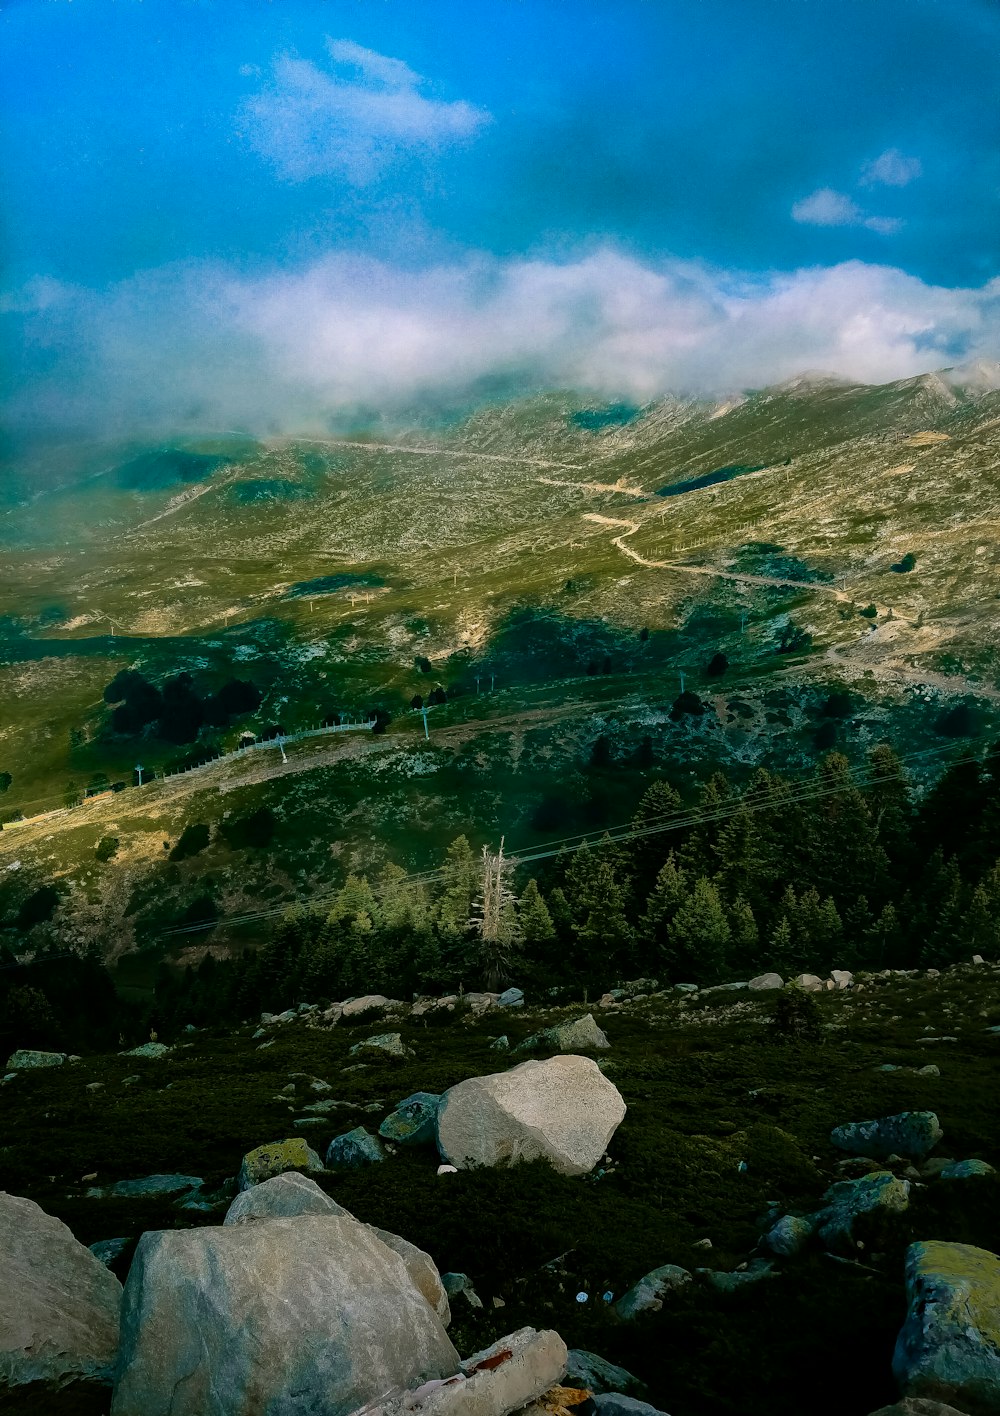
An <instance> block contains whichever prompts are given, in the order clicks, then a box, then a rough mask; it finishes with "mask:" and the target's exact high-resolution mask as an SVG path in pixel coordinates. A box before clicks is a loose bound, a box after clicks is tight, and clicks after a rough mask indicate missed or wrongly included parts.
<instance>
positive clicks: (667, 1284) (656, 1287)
mask: <svg viewBox="0 0 1000 1416" xmlns="http://www.w3.org/2000/svg"><path fill="white" fill-rule="evenodd" d="M690 1282H691V1274H690V1273H689V1272H688V1270H687V1269H686V1268H681V1267H680V1266H679V1265H678V1264H663V1265H662V1266H661V1267H660V1268H655V1269H653V1270H652V1272H650V1273H647V1274H646V1275H645V1276H644V1277H643V1278H640V1280H639V1282H638V1283H636V1284H633V1286H632V1287H631V1288H630V1289H629V1290H628V1292H627V1293H626V1294H625V1295H624V1296H623V1297H621V1298H619V1299H618V1302H617V1303H616V1304H615V1312H616V1313H617V1314H618V1316H619V1317H620V1318H623V1319H624V1320H625V1321H626V1322H627V1321H628V1320H629V1319H630V1318H634V1317H637V1316H638V1315H639V1313H648V1312H653V1313H657V1312H659V1310H660V1309H661V1308H662V1307H663V1300H664V1299H665V1298H668V1297H669V1296H670V1294H671V1293H674V1292H676V1290H677V1289H678V1288H682V1287H683V1286H684V1284H685V1283H690Z"/></svg>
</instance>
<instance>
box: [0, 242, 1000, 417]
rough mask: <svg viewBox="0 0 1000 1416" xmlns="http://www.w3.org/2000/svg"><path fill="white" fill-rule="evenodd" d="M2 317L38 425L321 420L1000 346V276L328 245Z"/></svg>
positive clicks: (994, 350)
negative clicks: (356, 253)
mask: <svg viewBox="0 0 1000 1416" xmlns="http://www.w3.org/2000/svg"><path fill="white" fill-rule="evenodd" d="M5 319H6V320H7V322H9V324H10V326H12V328H11V329H10V330H9V331H8V332H9V334H10V335H11V338H10V339H9V340H8V347H20V349H21V350H22V353H23V359H22V370H21V377H20V387H19V391H18V390H16V391H15V394H14V398H13V402H12V407H11V414H12V417H13V420H14V424H15V426H17V427H18V428H19V429H20V430H21V431H22V432H28V431H30V429H31V428H32V427H37V428H42V427H48V428H50V429H52V430H54V429H57V428H76V429H86V430H88V431H90V432H95V433H96V432H100V433H103V434H114V435H122V434H131V433H133V432H138V431H145V432H149V431H153V430H159V431H174V432H177V431H181V430H183V429H184V428H185V427H189V428H192V429H195V428H200V429H222V428H239V429H245V430H247V431H251V432H257V433H268V432H279V431H281V432H307V431H310V430H317V429H324V428H326V427H328V426H329V425H330V420H331V419H332V418H336V416H337V415H338V414H348V413H350V412H351V410H356V409H359V408H365V409H378V410H382V411H385V412H388V413H391V412H392V410H393V409H399V408H402V407H404V406H410V407H412V406H413V404H414V403H415V402H419V401H420V400H422V399H436V398H440V397H442V396H444V395H449V394H455V393H459V392H460V391H461V390H463V389H469V388H472V387H474V386H475V384H476V383H477V381H482V380H486V379H493V380H497V379H502V380H509V381H510V382H511V383H516V384H517V385H518V386H519V387H522V388H531V387H537V388H545V387H549V388H552V387H561V388H566V387H572V388H577V389H580V390H587V391H588V392H593V393H596V394H602V393H603V394H607V395H609V396H611V395H619V396H628V397H630V398H633V399H636V400H639V401H647V400H650V399H653V398H655V397H657V396H658V395H661V394H664V393H668V392H693V393H704V394H712V393H727V392H732V391H734V390H736V389H741V388H748V387H761V386H763V385H766V384H769V383H774V382H778V381H780V380H782V379H785V378H789V377H791V376H793V375H795V374H796V373H800V372H801V371H803V370H804V369H816V368H819V369H823V370H826V371H829V372H830V373H833V374H839V375H841V376H843V377H848V378H853V379H857V380H859V381H864V382H873V383H877V382H883V381H887V380H889V379H894V378H902V377H907V376H910V375H914V374H917V373H921V372H924V371H928V370H931V369H936V368H941V367H943V366H945V365H949V364H955V363H960V362H963V361H966V360H970V359H977V358H995V357H996V356H997V354H998V353H1000V280H993V281H991V282H989V283H988V284H987V285H985V286H982V287H980V288H976V289H971V288H957V289H949V288H945V287H941V286H933V285H929V284H926V283H924V282H923V281H921V280H919V279H917V278H916V277H914V276H911V275H908V274H906V273H905V272H903V271H901V270H898V269H895V268H893V267H891V266H885V265H869V264H864V263H861V262H857V261H852V262H847V263H844V264H840V265H835V266H831V267H826V268H818V269H802V270H795V271H790V272H783V273H775V274H772V275H770V276H768V277H766V278H760V277H748V276H744V275H741V274H739V273H734V272H725V271H719V270H714V269H711V268H709V267H707V266H705V265H702V264H697V263H692V262H681V261H669V262H663V263H659V264H656V265H654V264H650V263H643V262H641V261H639V260H637V259H635V258H634V257H632V256H629V255H627V254H623V253H622V252H621V251H619V250H616V249H611V248H604V249H598V250H595V251H592V252H589V253H587V254H584V255H581V256H579V257H578V258H576V259H572V260H565V261H561V262H557V261H553V260H542V259H537V260H512V261H507V262H503V261H498V260H496V259H493V258H489V257H486V256H479V257H474V258H468V259H465V260H463V261H460V262H457V263H453V264H439V265H435V266H431V267H427V268H424V269H419V270H402V269H399V268H396V267H393V266H389V265H386V264H384V263H379V262H377V261H374V260H371V259H368V258H360V257H349V256H345V255H331V256H329V257H328V258H326V259H323V260H319V261H317V262H316V263H314V264H312V265H310V266H308V267H305V268H303V269H301V270H298V271H296V272H289V271H280V272H274V273H270V274H262V275H259V276H257V277H254V278H250V277H247V276H244V275H239V274H236V273H234V272H233V271H231V270H228V269H224V268H220V267H215V266H204V265H189V266H175V267H167V268H164V269H161V270H158V271H152V272H148V273H146V274H143V275H141V276H137V277H135V278H133V279H131V280H128V281H125V282H122V283H121V284H119V285H117V286H115V287H113V288H111V289H107V290H101V291H95V290H87V289H81V288H77V287H70V286H66V285H59V284H58V283H56V282H54V281H51V280H40V281H37V282H33V283H32V284H31V285H30V286H28V287H27V288H26V289H24V290H21V291H20V292H18V294H17V295H16V296H14V297H12V298H11V299H9V300H8V301H7V303H6V312H5Z"/></svg>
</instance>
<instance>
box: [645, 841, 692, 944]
mask: <svg viewBox="0 0 1000 1416" xmlns="http://www.w3.org/2000/svg"><path fill="white" fill-rule="evenodd" d="M687 895H688V877H687V872H686V871H685V870H683V869H682V868H681V867H680V866H679V865H678V864H677V857H676V856H675V855H674V853H673V851H671V852H670V854H669V855H668V856H667V859H666V861H665V862H664V864H663V865H662V866H661V868H660V872H659V874H658V875H657V877H656V884H655V885H654V886H653V889H652V892H651V894H650V896H649V898H648V899H647V901H646V909H645V913H644V914H643V915H642V918H641V919H640V921H639V935H640V937H641V938H642V940H643V941H644V942H645V943H646V944H648V945H650V946H651V947H652V948H654V949H662V947H663V946H664V945H665V943H666V939H667V931H668V929H669V928H670V925H671V923H672V921H673V918H674V915H675V914H676V913H677V911H678V910H679V909H680V907H681V905H682V904H683V903H684V901H685V900H686V899H687Z"/></svg>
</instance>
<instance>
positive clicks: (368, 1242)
mask: <svg viewBox="0 0 1000 1416" xmlns="http://www.w3.org/2000/svg"><path fill="white" fill-rule="evenodd" d="M263 1276H266V1281H262V1278H263ZM458 1363H459V1357H458V1353H457V1352H456V1351H455V1348H454V1347H453V1346H452V1344H451V1342H450V1341H449V1339H448V1335H447V1333H446V1332H445V1330H444V1328H443V1326H442V1324H441V1321H440V1319H439V1318H438V1316H437V1314H436V1313H435V1312H434V1310H433V1309H432V1308H431V1307H430V1305H429V1304H428V1303H427V1301H426V1300H425V1298H424V1297H423V1295H422V1294H420V1293H419V1292H417V1290H416V1289H415V1288H414V1287H413V1285H412V1283H411V1282H410V1279H409V1275H408V1274H407V1271H406V1268H405V1266H404V1263H403V1260H402V1259H401V1258H400V1257H399V1256H398V1255H397V1254H395V1253H393V1252H392V1251H391V1250H390V1249H388V1248H387V1247H386V1245H385V1244H384V1243H382V1241H381V1240H380V1239H379V1238H378V1237H377V1236H376V1235H375V1234H374V1233H373V1232H372V1231H371V1230H370V1229H368V1228H367V1227H366V1226H365V1225H363V1224H359V1223H358V1222H357V1220H354V1219H350V1218H348V1217H346V1216H341V1215H332V1214H330V1215H302V1216H299V1217H297V1218H292V1219H271V1220H268V1221H266V1222H263V1223H257V1224H233V1225H230V1226H222V1227H218V1228H209V1229H194V1230H170V1231H160V1232H151V1233H147V1234H144V1235H143V1237H142V1239H141V1240H140V1243H139V1247H138V1249H137V1251H136V1256H135V1259H134V1261H133V1264H132V1270H131V1272H130V1274H129V1278H128V1283H127V1284H126V1288H125V1301H124V1305H123V1309H122V1350H121V1360H120V1366H119V1375H118V1380H117V1385H116V1388H115V1396H114V1402H113V1405H112V1413H113V1416H235V1413H239V1416H302V1413H304V1412H306V1411H314V1412H317V1413H319V1412H322V1413H324V1416H327V1413H328V1414H329V1416H348V1413H350V1412H353V1411H355V1410H356V1409H357V1408H358V1407H362V1406H366V1405H368V1404H369V1403H373V1402H375V1401H376V1400H378V1399H379V1398H381V1397H382V1395H383V1393H385V1392H386V1391H391V1390H393V1389H400V1388H402V1389H404V1390H405V1389H406V1388H409V1387H416V1386H418V1385H419V1384H421V1383H423V1382H425V1381H427V1380H429V1379H431V1380H433V1379H436V1378H440V1377H448V1376H451V1375H452V1374H453V1373H454V1372H455V1371H456V1369H457V1367H458Z"/></svg>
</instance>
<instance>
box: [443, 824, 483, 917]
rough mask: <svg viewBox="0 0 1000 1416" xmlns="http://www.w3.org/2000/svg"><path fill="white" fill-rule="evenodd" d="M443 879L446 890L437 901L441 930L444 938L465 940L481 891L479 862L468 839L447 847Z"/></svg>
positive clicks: (458, 840)
mask: <svg viewBox="0 0 1000 1416" xmlns="http://www.w3.org/2000/svg"><path fill="white" fill-rule="evenodd" d="M444 875H445V885H444V890H443V892H442V894H441V897H440V899H439V900H438V911H437V915H438V928H439V929H440V931H441V934H442V935H443V936H444V937H445V938H449V937H450V938H452V939H454V938H459V937H461V938H464V937H465V936H466V935H467V934H468V932H469V921H470V920H471V918H472V905H473V901H474V900H475V898H476V894H477V892H478V890H479V862H478V861H477V860H476V858H475V856H474V855H473V854H472V847H471V846H470V845H469V842H468V839H467V838H466V837H465V836H459V837H458V838H457V839H456V840H454V841H452V843H451V845H450V846H449V847H448V855H447V859H446V860H445V866H444Z"/></svg>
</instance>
